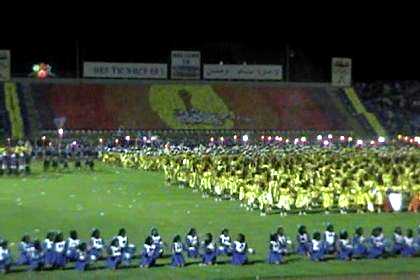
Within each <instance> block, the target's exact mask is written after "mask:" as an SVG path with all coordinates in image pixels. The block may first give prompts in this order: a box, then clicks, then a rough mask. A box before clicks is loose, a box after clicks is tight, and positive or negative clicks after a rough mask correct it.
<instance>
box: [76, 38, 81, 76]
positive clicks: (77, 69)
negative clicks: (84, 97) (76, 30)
mask: <svg viewBox="0 0 420 280" xmlns="http://www.w3.org/2000/svg"><path fill="white" fill-rule="evenodd" d="M79 64H80V52H79V40H76V79H79V78H80V65H79Z"/></svg>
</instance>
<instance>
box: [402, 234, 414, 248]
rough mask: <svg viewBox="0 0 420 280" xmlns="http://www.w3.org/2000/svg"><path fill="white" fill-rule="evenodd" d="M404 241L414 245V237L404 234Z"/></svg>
mask: <svg viewBox="0 0 420 280" xmlns="http://www.w3.org/2000/svg"><path fill="white" fill-rule="evenodd" d="M404 243H405V244H406V245H407V246H410V247H411V246H413V245H414V238H413V237H407V236H404Z"/></svg>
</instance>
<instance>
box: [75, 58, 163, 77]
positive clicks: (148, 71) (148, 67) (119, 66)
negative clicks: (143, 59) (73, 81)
mask: <svg viewBox="0 0 420 280" xmlns="http://www.w3.org/2000/svg"><path fill="white" fill-rule="evenodd" d="M83 77H86V78H125V79H167V78H168V66H167V64H154V63H109V62H85V63H84V64H83Z"/></svg>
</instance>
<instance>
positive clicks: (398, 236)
mask: <svg viewBox="0 0 420 280" xmlns="http://www.w3.org/2000/svg"><path fill="white" fill-rule="evenodd" d="M394 240H395V243H398V244H402V243H404V237H403V236H402V235H401V234H398V233H394Z"/></svg>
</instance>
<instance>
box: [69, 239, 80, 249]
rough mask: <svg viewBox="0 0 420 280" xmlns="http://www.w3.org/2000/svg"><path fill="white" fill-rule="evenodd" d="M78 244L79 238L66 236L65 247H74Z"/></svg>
mask: <svg viewBox="0 0 420 280" xmlns="http://www.w3.org/2000/svg"><path fill="white" fill-rule="evenodd" d="M79 244H80V239H72V238H70V237H69V238H67V247H68V248H69V249H70V248H71V249H73V248H76V247H77V246H79Z"/></svg>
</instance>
